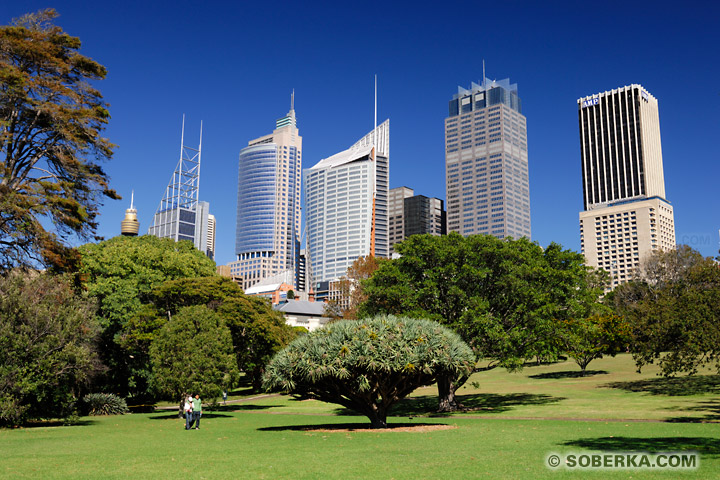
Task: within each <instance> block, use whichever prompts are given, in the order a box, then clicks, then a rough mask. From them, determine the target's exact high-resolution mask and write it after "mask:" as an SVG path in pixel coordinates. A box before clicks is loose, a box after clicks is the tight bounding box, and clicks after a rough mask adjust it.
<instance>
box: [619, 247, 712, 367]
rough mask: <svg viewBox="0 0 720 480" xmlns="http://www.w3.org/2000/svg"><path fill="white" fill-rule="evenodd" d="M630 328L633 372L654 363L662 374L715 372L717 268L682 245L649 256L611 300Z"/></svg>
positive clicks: (707, 258) (708, 260) (709, 260)
mask: <svg viewBox="0 0 720 480" xmlns="http://www.w3.org/2000/svg"><path fill="white" fill-rule="evenodd" d="M612 300H613V304H614V306H615V308H616V311H617V313H619V314H621V315H624V316H625V317H626V319H627V321H628V323H629V324H630V325H632V336H633V341H632V346H631V348H632V351H633V356H634V358H635V361H636V363H637V366H638V369H642V367H644V366H645V365H647V364H651V363H655V362H658V364H659V366H660V369H661V372H662V374H663V375H667V376H670V375H675V374H677V373H679V372H688V373H690V374H693V373H697V372H698V370H699V369H700V368H701V367H702V366H706V365H709V366H712V367H714V368H715V369H716V370H717V371H718V372H720V329H719V328H718V325H719V323H718V322H719V320H718V319H720V267H719V266H718V263H717V262H716V261H715V260H713V259H712V258H711V257H703V256H702V255H701V254H700V253H698V252H697V251H695V250H693V249H692V248H690V247H688V246H686V245H679V246H678V247H677V249H675V250H670V251H667V252H654V253H653V254H652V255H651V256H650V257H648V259H647V260H646V261H645V262H644V263H643V264H642V265H641V269H640V271H639V273H638V275H637V276H636V278H635V279H633V280H632V281H631V282H628V283H626V284H624V285H620V286H619V287H618V288H616V289H615V291H614V292H613V295H612Z"/></svg>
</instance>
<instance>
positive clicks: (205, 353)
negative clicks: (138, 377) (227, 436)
mask: <svg viewBox="0 0 720 480" xmlns="http://www.w3.org/2000/svg"><path fill="white" fill-rule="evenodd" d="M150 358H151V359H152V365H153V374H152V387H153V388H154V389H155V391H156V392H157V393H158V394H160V395H161V396H163V397H165V398H167V399H171V400H178V399H179V398H181V396H182V395H183V394H185V393H193V394H195V393H197V394H199V395H201V396H202V397H203V398H211V399H214V398H218V397H219V396H220V395H221V394H222V392H223V390H227V389H228V388H229V387H230V386H231V385H232V384H233V383H234V382H235V381H236V380H237V377H238V369H237V365H236V363H235V359H234V355H233V348H232V338H231V335H230V329H229V328H228V327H227V325H225V322H224V321H223V319H222V317H221V316H220V315H218V314H217V313H215V312H213V311H212V310H210V309H209V308H207V307H205V306H200V305H198V306H193V307H183V308H181V309H180V311H179V312H178V313H177V314H176V315H173V316H172V317H171V318H170V320H168V321H167V322H166V323H165V325H163V326H162V327H161V328H160V329H159V330H158V331H157V333H156V334H155V336H154V338H153V340H152V344H151V346H150Z"/></svg>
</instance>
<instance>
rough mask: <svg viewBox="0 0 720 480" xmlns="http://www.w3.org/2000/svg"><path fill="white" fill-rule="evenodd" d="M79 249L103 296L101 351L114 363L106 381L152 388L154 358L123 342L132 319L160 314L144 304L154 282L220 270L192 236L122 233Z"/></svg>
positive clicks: (89, 284)
mask: <svg viewBox="0 0 720 480" xmlns="http://www.w3.org/2000/svg"><path fill="white" fill-rule="evenodd" d="M78 250H79V251H80V254H81V256H82V261H81V265H80V278H81V281H82V284H83V285H84V286H85V288H86V289H87V292H88V294H89V295H90V296H92V297H94V298H96V299H97V300H98V310H97V316H98V319H99V321H100V324H101V326H102V335H101V345H102V349H101V352H102V358H103V362H104V363H105V364H106V365H107V366H108V367H109V370H108V372H107V375H106V376H105V378H104V379H102V381H103V382H104V384H105V387H106V388H107V389H108V390H109V391H112V392H116V393H120V394H121V395H123V396H128V395H131V396H137V395H141V396H142V395H144V394H146V393H147V381H148V375H149V372H150V370H149V363H148V360H149V359H148V357H147V353H146V354H145V355H138V356H136V355H135V353H137V352H133V351H132V350H129V349H128V348H127V345H123V336H124V334H125V331H126V329H127V327H128V322H130V320H131V319H132V318H133V317H135V316H143V315H145V316H146V318H147V319H148V320H150V319H151V318H154V317H155V315H154V312H147V310H143V304H145V303H148V302H149V301H150V292H151V291H152V289H153V288H155V287H157V286H160V285H162V284H163V282H165V281H166V280H172V279H177V278H188V277H205V276H214V275H217V274H216V271H215V262H213V261H212V260H210V259H209V258H208V257H207V256H206V255H205V254H203V253H202V252H200V251H199V250H197V249H196V248H195V247H194V246H193V244H192V242H188V241H181V242H175V241H173V240H172V239H169V238H157V237H154V236H152V235H145V236H141V237H122V236H118V237H114V238H111V239H109V240H105V241H103V242H100V243H89V244H86V245H83V246H81V247H79V249H78ZM158 326H160V325H158Z"/></svg>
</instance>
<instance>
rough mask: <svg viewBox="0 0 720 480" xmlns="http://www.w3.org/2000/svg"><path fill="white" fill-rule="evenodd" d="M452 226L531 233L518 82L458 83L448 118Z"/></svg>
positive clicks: (448, 189)
mask: <svg viewBox="0 0 720 480" xmlns="http://www.w3.org/2000/svg"><path fill="white" fill-rule="evenodd" d="M445 185H446V195H447V230H448V232H451V231H452V232H459V233H460V234H461V235H472V234H490V235H494V236H496V237H499V238H504V237H508V236H510V237H513V238H519V237H528V238H530V185H529V177H528V148H527V126H526V120H525V117H524V116H523V114H522V109H521V103H520V98H519V97H518V93H517V85H515V84H510V81H509V80H508V79H505V80H500V81H494V80H489V79H487V78H485V79H484V80H483V81H482V84H480V85H478V84H476V83H473V84H472V85H471V87H470V89H465V88H462V87H458V93H457V94H456V95H454V96H453V98H452V100H450V105H449V116H448V118H446V119H445Z"/></svg>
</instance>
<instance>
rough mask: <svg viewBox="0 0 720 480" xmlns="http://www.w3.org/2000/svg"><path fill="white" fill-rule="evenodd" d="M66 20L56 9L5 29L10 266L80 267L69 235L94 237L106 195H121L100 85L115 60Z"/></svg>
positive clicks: (3, 258)
mask: <svg viewBox="0 0 720 480" xmlns="http://www.w3.org/2000/svg"><path fill="white" fill-rule="evenodd" d="M56 17H57V13H56V12H55V10H53V9H46V10H42V11H39V12H37V13H33V14H28V15H25V16H23V17H21V18H19V19H16V20H15V21H14V22H13V24H12V25H9V26H3V27H0V268H5V269H7V268H11V267H14V266H23V265H34V264H36V263H37V262H39V263H41V264H44V265H47V266H52V267H57V268H61V269H70V270H72V269H74V268H75V267H76V262H77V260H78V255H77V252H76V251H75V250H74V249H72V248H71V247H69V246H68V240H69V238H70V237H73V236H74V237H79V238H81V239H88V238H91V237H92V236H93V234H94V232H95V230H96V228H97V222H96V217H97V215H98V208H99V205H100V204H101V201H102V198H103V197H106V198H112V199H118V198H120V197H119V196H118V195H117V194H116V193H115V192H114V191H113V190H111V189H110V188H109V185H108V178H107V175H106V174H105V172H104V171H103V169H102V167H101V166H100V163H99V162H102V161H104V160H107V159H110V157H111V156H112V154H113V148H114V145H113V144H111V143H110V141H109V140H108V139H106V138H104V137H103V136H102V132H103V130H104V128H105V125H106V124H107V123H108V120H109V118H110V114H109V112H108V110H107V104H106V103H105V102H104V101H103V97H102V95H101V93H100V91H99V90H97V89H96V88H95V87H94V82H96V81H97V80H101V79H103V78H105V75H106V70H105V67H103V66H102V65H100V64H99V63H98V62H96V61H94V60H92V59H91V58H88V57H86V56H84V55H82V54H80V53H79V50H80V40H79V39H78V38H77V37H73V36H70V35H68V34H67V33H65V32H64V31H63V30H62V29H61V28H60V27H58V26H56V25H54V24H53V23H52V22H53V20H54V19H55V18H56ZM47 225H52V226H54V231H51V230H48V229H47V228H46V226H47Z"/></svg>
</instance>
